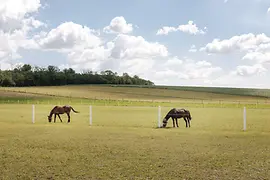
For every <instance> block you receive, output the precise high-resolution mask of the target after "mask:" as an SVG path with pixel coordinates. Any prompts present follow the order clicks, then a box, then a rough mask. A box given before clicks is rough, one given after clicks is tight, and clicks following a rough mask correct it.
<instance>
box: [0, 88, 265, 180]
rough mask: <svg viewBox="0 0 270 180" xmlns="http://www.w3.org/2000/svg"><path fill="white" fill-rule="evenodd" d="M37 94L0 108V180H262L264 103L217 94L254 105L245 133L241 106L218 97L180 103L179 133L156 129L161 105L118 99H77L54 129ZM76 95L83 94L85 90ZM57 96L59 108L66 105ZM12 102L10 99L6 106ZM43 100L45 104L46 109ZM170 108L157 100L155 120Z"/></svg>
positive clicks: (0, 105)
mask: <svg viewBox="0 0 270 180" xmlns="http://www.w3.org/2000/svg"><path fill="white" fill-rule="evenodd" d="M29 89H31V88H29ZM28 91H30V90H27V92H28ZM152 91H153V92H154V91H155V90H152ZM71 92H74V93H75V91H71ZM13 93H22V94H28V95H29V96H30V95H31V93H26V92H24V93H23V92H6V94H5V95H3V94H1V95H2V99H3V100H5V101H6V100H7V99H9V96H11V95H10V94H13ZM96 93H97V94H98V92H96ZM139 93H140V92H139ZM189 93H190V94H192V93H193V97H199V98H201V97H202V96H200V95H199V94H198V95H196V94H197V93H198V92H189ZM112 94H113V93H112ZM169 95H170V94H167V95H166V96H169ZM175 95H177V94H175ZM175 95H174V96H175ZM37 96H43V97H34V95H33V96H31V97H29V98H26V97H25V96H21V94H20V95H18V97H16V98H15V97H13V98H14V99H16V100H17V99H19V98H21V99H24V100H25V101H23V103H22V104H18V103H15V102H13V103H7V102H6V103H3V102H2V103H3V104H0V114H1V117H0V152H1V154H0V166H1V167H0V179H267V178H268V177H270V168H269V167H270V166H269V165H270V160H269V159H270V155H269V153H268V152H269V149H270V144H269V142H268V141H269V135H270V121H269V117H270V111H269V110H268V109H267V107H268V106H267V103H265V104H264V103H262V102H265V101H267V99H263V98H261V97H252V96H248V97H246V99H245V97H244V96H243V97H240V96H239V95H237V96H234V95H228V96H227V95H225V96H227V97H230V98H231V96H234V97H240V98H235V99H233V98H232V99H230V100H235V101H236V102H238V101H239V102H240V100H243V101H245V100H247V101H249V100H252V101H253V100H254V102H257V100H258V104H257V107H255V106H254V107H253V106H250V107H249V108H247V131H242V128H243V109H242V107H241V106H234V107H231V106H226V108H224V106H220V104H219V101H218V98H216V101H215V102H216V104H215V103H214V102H213V103H212V105H211V106H200V104H201V103H200V101H199V100H198V103H197V101H196V103H193V104H192V103H189V104H188V103H187V104H186V105H187V107H186V108H187V109H189V110H190V112H191V115H192V120H191V128H185V123H184V120H183V119H180V120H179V126H180V127H179V128H171V127H172V121H171V120H169V122H168V126H167V127H168V128H157V120H158V119H157V118H158V108H157V107H156V105H158V104H162V102H163V101H160V102H148V103H149V104H146V103H145V102H143V101H135V100H134V102H133V101H132V103H133V104H130V103H131V102H130V101H127V102H125V103H126V104H125V103H124V102H121V101H120V100H121V99H120V100H119V102H120V105H119V104H117V103H116V102H115V101H112V102H111V104H110V103H108V101H107V103H108V104H107V105H106V104H103V103H104V102H103V101H101V100H100V101H97V100H96V101H91V102H90V103H88V102H87V101H86V100H85V101H83V103H81V101H80V100H81V99H80V100H78V99H79V98H80V97H76V98H78V99H77V103H74V104H71V105H72V106H73V108H74V109H75V110H78V111H80V113H78V114H75V113H73V112H72V113H71V123H70V124H67V123H66V122H67V117H66V115H62V116H61V117H62V119H63V123H60V121H59V119H58V118H57V122H56V123H48V120H47V116H48V114H49V111H50V110H51V108H52V107H53V106H54V103H53V102H55V103H57V102H58V101H54V99H53V98H52V99H50V98H51V97H50V96H47V95H46V94H43V95H42V94H39V95H37ZM78 96H79V95H78ZM81 96H90V95H89V94H87V93H86V91H85V93H84V94H83V95H81ZM178 96H180V95H178ZM203 96H204V97H205V99H207V98H209V97H208V96H206V95H203ZM214 96H222V97H225V96H223V95H221V94H216V95H212V96H211V97H214ZM31 98H35V99H31ZM43 98H45V99H46V100H44V101H43V100H42V99H43ZM62 98H63V99H61V100H62V101H63V103H64V104H67V103H68V102H69V101H70V99H69V98H66V97H62ZM250 98H251V99H250ZM252 98H254V99H252ZM14 99H12V98H10V102H11V101H12V100H14ZM21 99H20V100H21ZM157 99H158V98H157ZM180 99H181V98H180ZM47 100H49V102H52V103H49V104H47ZM166 100H168V101H169V100H170V99H166ZM36 101H39V102H40V103H39V104H36V103H35V104H36V105H35V124H32V122H31V118H32V111H31V110H32V106H31V104H32V103H33V102H36ZM194 101H195V100H194ZM27 102H29V103H27ZM98 102H99V103H98ZM95 103H96V104H95ZM121 103H122V104H121ZM151 103H152V104H151ZM154 103H156V104H154ZM173 103H178V105H179V106H178V107H185V105H183V106H181V103H182V102H180V101H177V102H171V103H170V102H166V103H164V102H163V105H164V106H162V112H161V117H162V118H163V117H164V116H165V115H166V113H167V112H168V111H169V110H170V108H172V107H174V105H175V104H173ZM90 104H92V105H93V107H92V112H93V116H92V118H93V124H92V126H89V105H90ZM123 104H125V106H124V105H123ZM236 104H238V103H236ZM149 105H152V106H149ZM215 105H216V106H215ZM243 105H246V104H243ZM261 107H263V108H261Z"/></svg>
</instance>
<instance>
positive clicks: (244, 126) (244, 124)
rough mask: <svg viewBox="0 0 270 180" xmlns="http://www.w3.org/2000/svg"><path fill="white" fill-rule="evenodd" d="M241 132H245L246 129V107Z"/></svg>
mask: <svg viewBox="0 0 270 180" xmlns="http://www.w3.org/2000/svg"><path fill="white" fill-rule="evenodd" d="M243 121H244V122H243V130H244V131H245V130H246V129H247V115H246V107H244V112H243Z"/></svg>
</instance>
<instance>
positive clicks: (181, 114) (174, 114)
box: [162, 108, 191, 128]
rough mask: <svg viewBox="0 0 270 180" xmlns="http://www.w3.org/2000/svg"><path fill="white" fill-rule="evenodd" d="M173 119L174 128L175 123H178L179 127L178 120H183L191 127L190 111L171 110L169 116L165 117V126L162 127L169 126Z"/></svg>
mask: <svg viewBox="0 0 270 180" xmlns="http://www.w3.org/2000/svg"><path fill="white" fill-rule="evenodd" d="M170 118H172V120H173V127H175V122H176V126H177V127H179V126H178V118H183V119H184V120H185V122H186V127H188V126H189V127H190V121H191V115H190V112H189V110H186V109H176V108H173V109H171V110H170V111H169V112H168V113H167V115H166V116H165V117H164V119H163V126H162V127H164V128H165V127H166V126H167V123H168V120H169V119H170Z"/></svg>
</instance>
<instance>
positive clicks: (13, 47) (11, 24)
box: [0, 0, 46, 69]
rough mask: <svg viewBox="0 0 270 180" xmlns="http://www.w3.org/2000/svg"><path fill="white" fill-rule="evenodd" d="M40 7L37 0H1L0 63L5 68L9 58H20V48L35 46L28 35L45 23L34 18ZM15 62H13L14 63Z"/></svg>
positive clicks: (9, 60)
mask: <svg viewBox="0 0 270 180" xmlns="http://www.w3.org/2000/svg"><path fill="white" fill-rule="evenodd" d="M40 8H41V3H40V1H39V0H24V1H18V0H2V1H1V3H0V64H1V68H2V69H5V68H8V67H10V66H11V60H16V59H19V58H21V55H20V54H19V53H18V50H19V49H20V48H22V49H30V48H35V47H36V44H35V41H34V40H33V39H32V38H31V36H30V35H29V34H30V33H31V35H33V34H35V33H34V30H35V29H37V28H40V27H45V26H46V24H45V23H43V22H41V21H39V20H37V19H36V18H34V16H33V15H34V13H37V12H38V11H39V9H40ZM15 63H16V62H14V64H15Z"/></svg>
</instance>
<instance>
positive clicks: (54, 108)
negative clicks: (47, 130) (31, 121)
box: [50, 106, 57, 116]
mask: <svg viewBox="0 0 270 180" xmlns="http://www.w3.org/2000/svg"><path fill="white" fill-rule="evenodd" d="M56 108H57V106H54V108H52V110H51V112H50V116H52V114H53V112H54V110H55V109H56Z"/></svg>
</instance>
